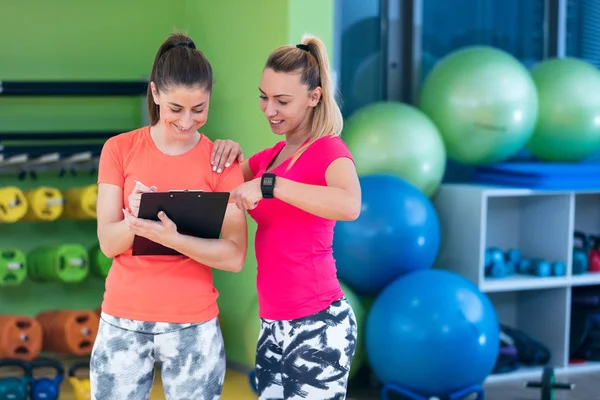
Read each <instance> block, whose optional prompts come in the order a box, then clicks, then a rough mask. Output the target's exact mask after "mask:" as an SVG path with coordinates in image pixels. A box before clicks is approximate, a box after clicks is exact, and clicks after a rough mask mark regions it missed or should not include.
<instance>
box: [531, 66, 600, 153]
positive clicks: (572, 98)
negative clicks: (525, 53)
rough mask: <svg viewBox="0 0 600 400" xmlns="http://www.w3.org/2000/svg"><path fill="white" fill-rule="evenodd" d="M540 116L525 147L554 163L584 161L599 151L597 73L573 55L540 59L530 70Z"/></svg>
mask: <svg viewBox="0 0 600 400" xmlns="http://www.w3.org/2000/svg"><path fill="white" fill-rule="evenodd" d="M531 76H532V77H533V81H534V82H535V85H536V88H537V91H538V97H539V101H540V105H539V117H538V121H537V124H536V126H535V129H534V132H533V135H532V137H531V139H530V140H529V142H528V143H527V145H526V148H527V150H528V151H529V152H530V153H531V154H533V155H534V156H535V157H537V158H538V159H541V160H544V161H555V162H576V161H581V160H584V159H586V158H588V157H590V156H591V155H593V154H595V153H597V152H598V151H599V150H600V72H599V71H598V70H597V69H596V67H594V66H593V65H591V64H589V63H588V62H586V61H583V60H579V59H575V58H563V59H551V60H547V61H543V62H541V63H539V64H538V65H536V66H535V67H534V68H532V70H531Z"/></svg>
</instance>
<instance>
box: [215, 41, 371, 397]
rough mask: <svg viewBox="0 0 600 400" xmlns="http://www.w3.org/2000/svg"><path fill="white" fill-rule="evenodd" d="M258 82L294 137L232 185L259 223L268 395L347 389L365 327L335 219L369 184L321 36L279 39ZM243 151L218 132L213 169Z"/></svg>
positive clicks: (261, 353)
mask: <svg viewBox="0 0 600 400" xmlns="http://www.w3.org/2000/svg"><path fill="white" fill-rule="evenodd" d="M259 92H260V108H261V110H262V112H263V113H264V114H265V116H266V117H267V120H268V121H269V125H270V127H271V130H272V131H273V133H275V134H276V135H282V136H285V140H281V141H279V142H278V143H277V144H275V146H273V147H270V148H267V149H264V150H262V151H260V152H259V153H257V154H255V155H253V156H252V157H250V158H249V159H248V160H247V161H244V162H243V163H242V170H243V173H244V180H245V183H244V184H242V185H240V186H238V187H237V188H236V189H235V190H233V192H232V193H231V197H232V198H233V199H234V200H235V202H236V205H237V207H238V208H240V209H244V210H247V211H248V213H249V214H250V216H251V217H252V218H253V219H254V220H255V221H256V222H257V224H258V230H257V232H256V240H255V246H256V258H257V262H258V278H257V289H258V301H259V310H260V311H259V316H260V319H261V331H260V335H259V338H258V343H257V349H256V381H257V382H256V383H257V388H258V392H259V398H260V399H296V398H306V399H344V398H345V397H346V387H347V381H348V372H349V370H350V365H351V363H352V358H353V356H354V351H355V347H356V340H357V329H356V320H355V317H354V313H353V310H352V308H351V306H350V305H349V303H348V302H347V300H346V299H345V297H344V293H343V291H342V288H341V287H340V283H339V281H338V279H337V275H336V266H335V260H334V257H333V252H332V249H331V245H332V242H333V229H334V226H335V223H336V221H338V220H345V221H348V220H354V219H356V218H358V215H359V213H360V208H361V191H360V185H359V181H358V177H357V174H356V168H355V165H354V161H353V158H352V155H351V154H350V151H349V150H348V148H347V147H346V145H345V144H344V142H343V141H342V140H341V138H340V134H341V131H342V126H343V120H342V114H341V112H340V109H339V107H338V105H337V103H336V100H335V93H334V88H333V84H332V80H331V76H330V71H329V60H328V57H327V50H326V48H325V46H324V45H323V43H322V42H321V40H319V39H318V38H316V37H313V36H305V37H304V38H303V40H302V42H301V43H300V44H298V45H296V46H290V45H286V46H281V47H279V48H277V49H275V50H274V51H273V52H272V53H271V54H270V55H269V58H268V59H267V62H266V65H265V68H264V70H263V74H262V78H261V81H260V86H259ZM242 158H243V155H242V153H241V151H240V148H239V145H238V144H237V143H235V142H231V141H215V147H214V150H213V153H212V159H213V169H216V170H217V171H222V170H223V168H224V167H227V164H229V163H230V162H233V160H235V159H238V160H239V159H242Z"/></svg>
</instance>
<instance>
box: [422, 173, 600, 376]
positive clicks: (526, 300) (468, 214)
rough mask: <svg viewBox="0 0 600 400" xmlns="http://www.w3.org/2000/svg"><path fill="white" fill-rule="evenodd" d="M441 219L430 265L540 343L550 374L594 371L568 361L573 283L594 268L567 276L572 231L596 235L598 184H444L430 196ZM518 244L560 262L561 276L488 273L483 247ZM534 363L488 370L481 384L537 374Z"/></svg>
mask: <svg viewBox="0 0 600 400" xmlns="http://www.w3.org/2000/svg"><path fill="white" fill-rule="evenodd" d="M433 202H434V204H435V207H436V209H437V211H438V215H439V219H440V225H441V238H442V239H441V240H442V242H441V246H440V252H439V255H438V258H437V260H436V263H435V267H436V268H441V269H446V270H450V271H453V272H456V273H458V274H461V275H463V276H465V277H466V278H468V279H470V280H471V281H473V282H474V283H475V284H477V286H478V287H479V289H480V290H481V291H482V292H484V293H486V294H487V295H488V296H489V298H490V300H491V301H492V303H493V304H494V306H495V308H496V311H497V313H498V317H499V319H500V322H501V323H503V324H506V325H508V326H511V327H514V328H517V329H520V330H522V331H524V332H525V333H526V334H528V335H529V336H530V337H531V338H533V339H534V340H537V341H539V342H541V343H542V344H544V345H545V346H547V347H548V349H549V350H550V352H551V359H550V362H549V364H551V365H552V366H554V367H555V369H556V372H557V373H563V372H579V371H596V370H597V371H600V362H585V363H582V364H571V363H570V362H569V359H570V357H569V342H570V332H571V300H572V294H573V291H574V290H575V289H576V288H578V287H585V286H589V287H591V286H596V285H598V292H599V294H600V273H594V272H587V273H583V274H573V268H572V267H573V246H574V243H575V240H574V238H573V234H574V232H575V231H576V230H579V231H584V232H586V233H587V234H600V189H598V191H597V192H591V191H542V190H539V191H538V190H529V189H520V188H519V189H513V188H503V187H489V186H478V185H469V184H445V185H442V186H441V187H440V190H439V191H438V193H437V194H436V196H435V197H434V199H433ZM492 247H495V248H498V249H500V250H502V251H507V250H509V249H518V250H520V252H521V253H522V256H523V257H524V258H528V259H534V258H541V259H544V260H546V261H548V262H549V263H553V262H562V263H563V264H564V266H565V273H564V275H561V276H552V275H550V276H546V277H540V276H536V275H534V274H524V273H514V274H508V275H506V276H503V277H492V276H488V274H486V271H485V267H484V266H485V264H486V249H488V248H492ZM541 371H542V367H541V366H540V367H526V368H520V369H518V370H516V371H514V372H509V373H501V374H492V375H490V376H489V377H488V379H487V381H486V382H494V381H501V380H512V379H519V380H520V379H528V378H532V377H536V376H537V377H539V376H540V374H541Z"/></svg>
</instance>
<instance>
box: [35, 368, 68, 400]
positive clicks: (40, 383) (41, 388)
mask: <svg viewBox="0 0 600 400" xmlns="http://www.w3.org/2000/svg"><path fill="white" fill-rule="evenodd" d="M29 365H30V370H31V374H32V375H33V371H34V369H36V368H53V369H54V370H55V371H56V374H55V375H54V378H46V377H43V378H33V376H32V377H31V382H30V387H29V396H30V398H31V400H58V398H59V395H60V385H61V383H62V381H63V379H64V375H65V369H64V367H63V365H62V364H61V363H59V362H58V361H55V360H51V359H43V358H38V359H35V360H33V361H31V362H30V363H29Z"/></svg>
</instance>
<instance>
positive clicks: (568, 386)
mask: <svg viewBox="0 0 600 400" xmlns="http://www.w3.org/2000/svg"><path fill="white" fill-rule="evenodd" d="M525 387H526V388H534V389H542V393H541V397H540V400H553V399H554V391H555V390H573V388H574V387H575V385H574V384H572V383H557V382H556V377H555V375H554V369H553V368H552V367H544V372H543V374H542V381H541V382H527V383H526V384H525Z"/></svg>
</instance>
